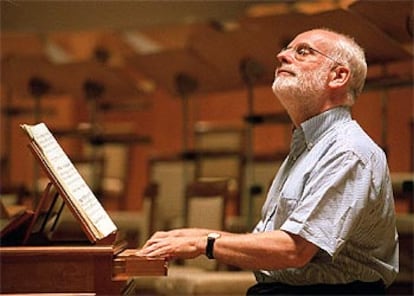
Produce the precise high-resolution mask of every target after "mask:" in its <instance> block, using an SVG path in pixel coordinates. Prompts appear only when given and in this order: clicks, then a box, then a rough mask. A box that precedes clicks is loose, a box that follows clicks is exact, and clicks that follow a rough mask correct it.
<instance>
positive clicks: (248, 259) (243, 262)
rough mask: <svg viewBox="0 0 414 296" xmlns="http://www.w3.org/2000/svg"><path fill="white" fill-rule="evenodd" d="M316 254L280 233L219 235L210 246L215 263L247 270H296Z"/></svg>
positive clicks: (288, 235)
mask: <svg viewBox="0 0 414 296" xmlns="http://www.w3.org/2000/svg"><path fill="white" fill-rule="evenodd" d="M204 248H205V247H204ZM316 251H317V247H315V246H314V245H312V244H310V243H309V242H306V241H305V240H303V239H302V238H300V237H297V236H292V235H291V234H288V233H286V232H284V231H272V232H265V233H255V234H240V235H223V236H222V237H221V238H220V239H218V240H216V243H215V245H214V256H215V258H216V259H217V260H219V261H220V262H222V263H225V264H229V265H234V266H238V267H240V268H243V269H249V270H258V269H267V270H275V269H283V268H289V267H300V266H303V265H305V264H306V263H307V262H309V260H310V259H311V258H312V257H313V255H314V254H315V253H316Z"/></svg>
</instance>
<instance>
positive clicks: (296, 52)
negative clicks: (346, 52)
mask: <svg viewBox="0 0 414 296" xmlns="http://www.w3.org/2000/svg"><path fill="white" fill-rule="evenodd" d="M301 49H306V50H308V51H309V53H312V52H313V53H318V54H320V55H321V56H323V57H325V58H327V59H330V60H331V61H333V62H334V63H335V64H338V65H340V66H343V65H344V64H343V63H341V62H338V61H337V60H336V59H334V58H333V57H331V56H329V55H327V54H326V53H323V52H322V51H320V50H317V49H316V48H313V47H312V46H310V45H309V44H307V43H299V44H297V45H295V46H286V47H284V48H282V50H281V51H280V52H279V54H281V53H283V52H286V51H290V50H293V51H294V56H295V59H296V60H298V61H305V60H306V56H303V55H302V54H301V53H300V52H299V51H300V50H301Z"/></svg>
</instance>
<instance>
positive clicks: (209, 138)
mask: <svg viewBox="0 0 414 296" xmlns="http://www.w3.org/2000/svg"><path fill="white" fill-rule="evenodd" d="M194 141H195V142H194V144H195V152H196V157H195V178H196V179H198V178H231V179H233V180H234V181H235V182H236V183H235V184H236V187H237V194H236V195H235V198H234V199H233V200H231V202H229V204H228V207H227V213H226V216H227V217H236V216H238V215H239V214H240V196H241V192H242V189H243V186H244V179H245V178H244V165H245V146H246V145H245V129H244V127H243V126H242V125H240V124H233V123H230V124H228V123H226V124H223V123H216V122H205V121H201V122H197V123H196V125H195V128H194ZM229 221H230V220H229ZM230 224H231V223H230Z"/></svg>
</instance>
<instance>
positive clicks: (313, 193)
mask: <svg viewBox="0 0 414 296" xmlns="http://www.w3.org/2000/svg"><path fill="white" fill-rule="evenodd" d="M371 185H372V182H371V168H370V167H367V165H366V163H364V162H363V161H361V159H359V158H358V157H357V155H355V154H354V153H352V152H349V151H347V152H342V153H336V154H335V155H333V156H332V157H329V158H327V159H324V160H322V161H320V162H319V163H318V164H317V166H316V167H315V168H313V169H312V170H311V171H310V172H309V174H308V175H307V180H306V182H305V183H304V185H303V188H302V190H301V192H302V194H301V195H300V196H299V198H298V199H297V200H296V205H295V206H294V207H293V210H292V211H291V213H290V214H289V215H288V217H287V219H286V221H285V222H284V223H283V224H282V226H281V229H282V230H284V231H287V232H290V233H293V234H297V235H300V236H301V237H303V238H305V239H306V240H308V241H310V242H312V243H313V244H315V245H317V246H318V247H319V248H321V249H323V250H325V251H326V252H327V253H328V254H329V255H331V256H333V257H335V255H336V254H337V253H338V252H340V250H341V249H342V247H343V246H344V243H345V242H346V241H347V240H348V239H349V238H350V236H351V235H352V233H353V231H354V230H355V228H356V227H358V224H359V220H360V218H361V215H362V213H363V212H364V211H367V210H368V208H367V207H366V206H367V202H368V200H369V196H370V194H371V193H373V192H371V191H372V187H371ZM374 195H375V194H374Z"/></svg>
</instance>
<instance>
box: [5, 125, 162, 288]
mask: <svg viewBox="0 0 414 296" xmlns="http://www.w3.org/2000/svg"><path fill="white" fill-rule="evenodd" d="M32 132H33V134H32ZM39 132H40V134H39ZM28 133H29V134H30V136H31V137H33V138H32V141H31V143H30V144H29V148H30V149H31V151H32V152H33V154H34V156H35V157H36V158H37V159H38V160H39V163H40V165H41V167H42V168H43V170H44V172H45V173H46V175H47V176H48V178H49V180H50V182H49V184H48V185H47V187H46V189H45V191H44V193H43V195H42V197H41V199H40V201H39V203H38V204H37V206H36V209H35V210H34V211H32V212H31V211H25V212H23V213H22V214H21V215H24V218H20V219H19V218H17V219H15V220H13V221H12V222H11V224H10V225H8V226H7V227H5V228H2V231H1V236H0V238H1V241H0V242H1V247H0V260H1V264H0V265H1V269H0V270H1V285H0V292H1V293H13V294H19V293H71V294H76V293H82V294H83V295H85V293H87V294H92V295H124V294H131V292H133V291H134V281H132V280H130V278H131V277H134V276H144V275H145V276H165V275H166V274H167V270H168V268H167V261H166V259H165V258H146V257H140V256H138V255H136V253H137V250H136V249H127V247H126V246H127V243H126V242H123V241H118V239H117V237H118V229H117V227H116V225H114V224H113V222H112V220H111V218H110V217H109V215H107V213H106V211H105V210H104V209H103V208H102V207H101V205H100V204H99V202H98V200H97V199H96V197H95V196H94V195H93V194H92V192H90V189H89V187H88V186H87V185H86V184H85V183H84V181H83V179H81V177H80V175H78V173H77V171H76V169H74V167H71V163H70V161H69V159H68V158H67V157H66V154H64V152H63V150H60V149H58V148H60V146H59V147H57V145H58V144H57V142H56V141H55V139H54V138H53V136H52V135H51V134H50V132H49V131H48V130H47V128H46V127H45V126H44V125H37V126H34V127H33V129H32V130H31V131H30V132H28ZM36 134H37V135H36ZM45 139H46V141H44V140H45ZM42 141H43V142H42ZM50 151H52V152H53V153H52V154H48V153H49V152H50ZM51 159H53V161H51ZM69 169H72V170H69ZM79 192H81V193H82V194H79ZM63 209H69V213H70V214H72V218H73V217H74V218H75V219H74V220H73V221H75V224H76V223H78V224H79V225H78V226H80V229H81V233H82V234H83V236H81V238H80V239H79V237H77V238H76V239H73V240H72V239H71V237H70V236H71V234H70V233H68V237H67V238H66V239H62V235H61V234H60V239H59V240H55V239H54V233H55V232H57V231H58V229H59V225H61V223H60V222H62V217H63V216H64V215H62V212H63ZM63 222H64V221H63Z"/></svg>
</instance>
